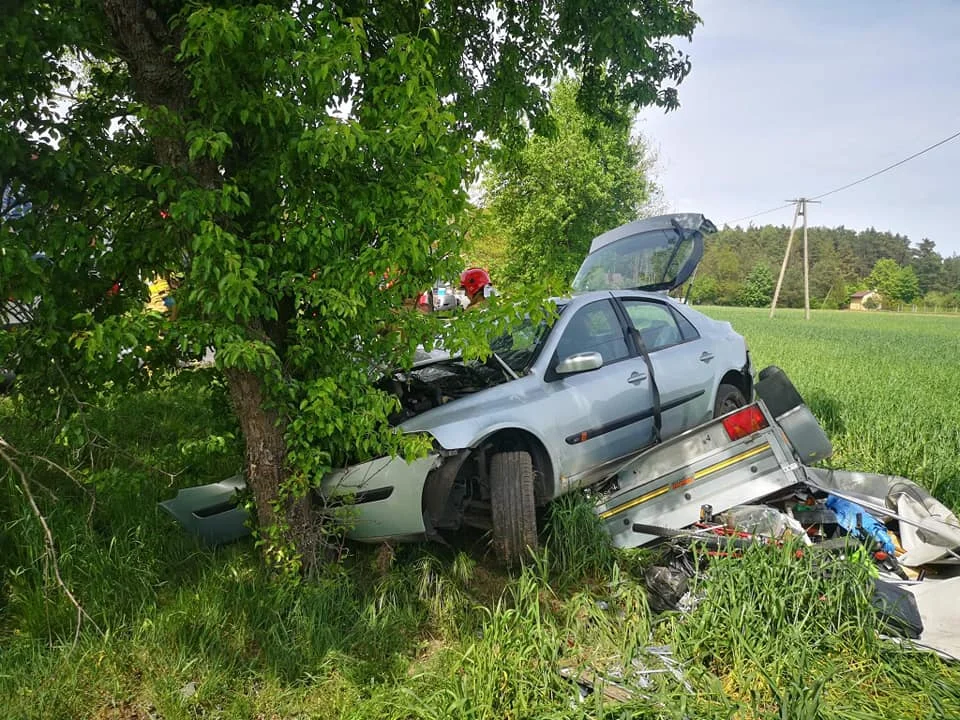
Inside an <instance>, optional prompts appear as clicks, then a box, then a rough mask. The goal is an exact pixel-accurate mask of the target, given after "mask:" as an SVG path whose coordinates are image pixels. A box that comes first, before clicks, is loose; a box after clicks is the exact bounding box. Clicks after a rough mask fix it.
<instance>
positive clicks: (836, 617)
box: [0, 308, 960, 720]
mask: <svg viewBox="0 0 960 720" xmlns="http://www.w3.org/2000/svg"><path fill="white" fill-rule="evenodd" d="M706 311H707V312H708V314H710V315H712V316H714V317H718V318H721V319H726V320H729V321H730V322H732V323H733V324H734V326H735V327H736V328H737V329H738V330H739V331H741V332H742V333H744V334H745V335H746V336H747V338H748V340H749V342H750V347H751V350H752V352H753V354H754V358H755V362H756V364H757V367H762V366H764V365H767V364H771V363H773V364H777V365H780V366H781V367H782V368H784V369H785V370H786V371H787V373H788V374H789V375H790V376H791V377H792V378H793V380H794V381H795V383H796V385H797V386H798V388H799V390H800V391H801V393H802V394H803V395H804V396H805V397H806V399H807V400H808V402H809V404H810V405H811V407H812V408H813V409H814V411H815V412H816V413H817V414H818V416H819V417H820V418H821V420H822V421H823V422H824V424H825V426H826V427H827V429H828V431H829V433H830V434H831V436H832V439H833V441H834V443H835V445H836V450H837V455H836V458H835V463H836V464H837V465H838V466H843V467H849V468H855V469H863V470H873V471H880V472H889V473H896V474H901V475H905V476H907V477H911V478H913V479H915V480H917V481H919V482H921V483H923V484H924V485H926V486H928V487H929V488H931V489H932V490H934V492H935V493H936V494H937V495H938V496H939V497H940V498H941V499H943V500H945V501H946V502H948V503H949V504H951V505H952V506H953V507H954V508H957V507H958V506H960V447H958V445H960V434H958V432H960V431H958V428H960V403H958V400H960V392H958V390H957V388H958V383H960V369H958V368H960V365H958V363H957V358H958V356H960V320H957V319H953V318H935V317H929V316H924V317H911V316H906V315H903V316H895V315H878V314H853V313H840V312H837V313H824V312H821V313H816V314H815V316H814V319H813V320H812V321H810V322H805V321H803V319H802V316H801V315H800V313H798V312H796V311H783V312H781V313H778V316H777V318H776V319H775V320H774V321H768V320H767V319H766V314H765V312H764V311H758V310H746V309H733V308H707V309H706ZM62 420H63V418H61V425H57V424H50V423H41V422H39V421H37V420H36V419H35V418H34V417H32V416H30V415H29V414H27V413H25V412H24V411H22V409H21V408H20V407H19V406H18V405H16V404H15V403H14V402H12V401H10V400H0V434H2V436H3V437H4V439H5V440H7V441H8V442H9V443H10V444H11V445H13V446H14V447H16V448H17V449H18V450H19V453H20V454H19V455H17V459H18V461H19V462H20V464H21V465H22V467H23V469H24V470H25V471H26V473H27V474H28V475H29V476H30V477H31V478H32V479H33V480H34V481H36V483H38V484H34V485H33V492H34V495H35V496H36V499H37V502H38V504H39V506H40V507H41V509H42V510H43V512H44V514H45V515H46V516H47V519H48V521H49V523H50V527H51V530H52V532H53V533H54V535H55V537H56V542H57V547H58V549H59V555H60V569H61V571H62V574H63V577H64V579H65V581H66V582H67V583H68V585H69V586H70V587H71V588H72V589H73V591H74V593H75V594H76V597H77V598H78V600H79V601H80V602H81V603H82V604H83V606H84V608H85V610H86V611H87V612H88V613H89V614H90V616H91V618H92V619H93V621H94V622H95V623H96V627H94V625H93V624H92V623H91V622H89V621H84V623H83V624H82V626H81V628H80V632H79V633H77V632H76V627H77V624H76V621H77V617H76V611H75V610H74V608H73V606H72V605H70V604H69V603H68V602H67V601H66V600H65V598H64V596H63V594H62V593H61V592H60V591H59V590H58V588H57V587H56V586H55V585H54V583H53V581H52V576H51V572H50V571H51V568H50V565H49V563H48V562H46V561H45V560H44V557H43V538H42V534H41V532H40V529H39V527H38V525H37V523H36V521H35V520H34V518H33V517H32V516H31V514H30V512H29V509H27V507H26V506H25V504H24V501H23V500H24V499H23V497H22V493H21V490H20V489H19V484H18V480H17V478H16V477H15V476H14V475H13V474H11V473H9V472H7V471H6V469H5V470H4V472H6V474H5V475H0V479H2V482H0V523H2V525H0V527H2V528H3V534H2V535H0V569H2V572H3V576H2V586H0V587H2V590H0V698H2V699H3V700H2V702H0V718H17V719H18V720H19V719H20V718H43V719H44V720H46V719H47V718H88V717H92V718H97V719H98V720H146V719H148V718H151V719H153V718H163V719H165V720H172V719H174V718H177V719H180V718H183V719H186V718H201V717H202V718H264V719H267V718H293V717H297V718H398V719H399V718H437V719H440V718H475V719H481V718H484V719H485V718H489V719H490V720H495V719H499V718H601V717H605V718H628V717H629V718H675V719H677V720H680V718H744V719H746V718H771V719H773V718H779V719H780V720H784V719H787V718H792V719H795V720H813V719H815V718H824V719H834V718H836V719H837V720H840V719H841V718H843V719H846V718H863V719H866V718H891V719H893V718H898V719H899V718H949V717H960V667H957V666H956V665H949V664H945V663H943V662H941V661H939V660H937V659H936V658H934V657H933V656H930V655H928V654H923V653H914V652H907V651H905V650H903V649H901V648H899V647H897V646H894V645H892V644H890V643H888V642H885V641H882V640H880V639H878V633H877V622H876V619H875V617H874V615H873V611H872V610H871V608H870V606H869V602H868V600H867V593H866V587H867V580H868V577H869V574H870V566H869V564H868V563H865V562H861V561H853V562H843V563H840V564H837V565H835V566H832V567H829V568H824V567H823V566H818V567H816V568H814V567H813V566H812V562H813V561H812V559H810V558H806V559H804V558H800V559H798V558H796V557H795V556H794V555H793V554H792V553H791V552H789V550H776V549H769V548H757V549H756V551H752V552H750V553H748V554H747V555H746V556H745V557H744V558H743V559H741V560H726V561H716V562H715V563H714V564H713V565H712V567H711V571H710V574H709V578H708V580H706V581H705V582H704V583H703V585H702V586H701V587H700V588H699V591H700V592H701V593H702V594H703V600H702V601H701V603H700V604H699V606H698V607H697V608H696V610H694V611H693V612H691V613H689V614H688V615H684V616H680V615H671V614H668V615H664V616H659V617H655V616H653V615H652V614H651V613H650V612H649V610H648V608H647V605H646V599H645V593H644V590H643V587H642V583H641V582H640V577H641V575H642V572H643V569H644V567H645V565H646V564H648V563H649V562H650V558H649V557H648V556H647V554H645V553H642V552H631V553H614V552H613V551H612V550H611V549H610V548H609V547H608V546H606V545H605V544H604V542H603V541H604V538H603V536H602V534H600V533H599V532H598V528H597V526H596V524H595V523H594V522H593V516H592V512H591V510H590V508H589V507H588V506H587V505H586V504H584V503H582V502H576V501H574V500H575V499H572V498H570V499H567V501H566V502H563V503H562V504H560V505H559V506H557V507H556V508H554V511H553V512H552V516H551V518H550V519H549V523H548V526H547V527H546V528H545V530H544V543H545V546H546V550H545V551H543V552H541V554H540V555H539V556H538V558H537V559H536V560H535V561H534V562H531V564H530V565H529V566H528V567H527V568H526V569H525V570H524V571H522V572H518V573H515V574H513V575H508V574H506V573H504V572H503V571H501V570H498V569H497V568H495V567H493V566H492V565H490V564H489V563H488V562H487V561H486V560H484V559H483V558H476V557H471V556H468V555H466V554H463V553H455V552H453V551H447V550H444V549H442V548H438V547H420V546H405V547H401V548H398V549H397V550H396V552H395V554H394V553H387V552H384V551H382V550H377V549H369V548H355V549H353V550H352V551H351V553H350V555H349V556H348V557H347V558H346V559H345V561H344V563H343V564H342V565H338V566H335V567H331V568H330V569H329V570H328V571H326V572H325V573H324V574H322V575H321V576H320V577H316V578H313V579H311V580H310V581H309V582H307V583H304V584H302V585H300V586H291V585H289V584H286V583H283V582H280V581H278V580H276V579H275V578H273V577H271V576H270V575H269V574H268V573H267V572H265V571H264V570H263V569H262V566H261V564H260V562H259V560H258V557H257V555H256V551H255V549H254V548H253V545H252V544H251V543H239V544H237V545H234V546H232V547H229V548H225V549H221V550H216V551H214V550H209V549H206V548H204V547H202V546H200V545H198V544H197V543H195V542H194V541H193V540H192V539H190V538H188V537H186V536H185V535H184V534H183V533H182V532H180V530H179V529H178V528H177V527H176V526H174V525H173V524H172V523H171V521H169V519H168V518H167V517H165V516H164V515H163V514H161V513H160V512H158V511H157V509H156V507H155V502H156V500H157V499H160V498H163V497H169V496H170V495H171V494H172V493H173V492H174V491H175V489H176V488H177V487H180V486H187V485H192V484H196V483H199V482H208V481H210V480H212V479H216V478H219V477H222V476H224V475H226V474H229V473H231V472H234V471H235V470H236V469H237V468H238V467H239V466H240V462H241V448H240V445H239V443H238V441H237V439H236V428H235V427H234V424H233V421H232V420H231V418H230V416H229V413H228V412H227V411H226V405H225V393H224V390H223V387H222V386H221V385H220V384H219V383H218V382H217V381H216V380H215V378H214V376H212V375H211V374H209V373H207V372H206V371H204V372H200V373H190V374H184V375H181V376H177V377H173V378H170V379H169V380H168V381H166V382H165V383H164V386H163V387H161V388H159V389H155V390H150V391H141V392H137V393H131V394H128V395H124V396H111V395H105V396H104V397H103V398H102V401H101V403H100V405H99V406H98V407H96V408H89V409H87V410H86V412H85V414H84V416H83V418H82V420H80V419H75V420H74V421H72V422H71V423H70V424H69V425H67V426H66V427H62ZM40 456H42V457H43V458H47V459H49V460H52V461H54V462H55V463H56V464H57V466H59V467H62V468H64V469H66V470H69V471H70V474H71V475H72V476H73V478H74V479H76V480H77V481H79V482H80V484H81V485H82V486H83V487H82V488H81V487H80V486H78V485H77V484H75V483H74V482H73V480H71V479H70V478H67V477H66V476H65V475H64V474H63V473H62V472H60V470H59V469H58V468H57V467H54V466H51V465H50V464H49V463H48V462H47V461H46V460H42V459H39V457H40ZM92 490H95V491H96V503H95V505H93V507H92V510H91V504H90V500H91V496H90V492H91V491H92ZM825 569H826V570H828V571H829V579H828V578H826V577H825V576H824V572H823V571H824V570H825ZM657 645H669V646H670V647H671V648H672V650H673V658H674V659H675V660H677V661H678V662H680V663H682V665H683V668H684V676H685V678H686V681H687V683H689V688H686V687H684V686H683V685H682V684H681V683H680V682H678V681H677V680H676V679H675V678H674V677H673V675H671V674H670V673H654V674H652V675H650V676H648V680H649V684H648V685H647V686H645V687H640V685H639V684H634V685H633V686H632V687H633V689H634V690H635V693H634V695H633V698H632V699H631V700H629V701H628V702H627V703H625V704H621V705H614V704H606V705H604V704H602V703H600V701H599V696H598V695H593V696H591V697H589V698H587V699H586V700H585V701H584V702H578V701H577V699H576V698H577V696H578V693H577V691H576V687H575V686H574V685H573V684H572V683H571V682H570V681H569V680H567V679H565V678H563V677H562V676H561V675H560V673H559V672H558V668H559V667H560V666H562V665H570V666H574V667H583V668H587V667H589V668H596V669H601V670H603V669H608V670H609V669H610V668H612V667H614V666H617V665H621V666H622V665H624V664H628V663H629V662H630V661H631V660H634V659H635V660H637V661H638V662H639V663H641V664H642V665H643V666H644V667H646V668H648V669H655V670H656V669H663V668H662V666H661V665H660V664H658V661H657V660H656V657H655V656H654V655H652V654H651V653H650V652H648V650H647V648H650V647H651V646H657Z"/></svg>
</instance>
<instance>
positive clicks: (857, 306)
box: [850, 290, 883, 310]
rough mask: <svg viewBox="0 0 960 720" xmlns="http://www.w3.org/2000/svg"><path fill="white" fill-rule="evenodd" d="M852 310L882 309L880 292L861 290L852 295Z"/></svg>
mask: <svg viewBox="0 0 960 720" xmlns="http://www.w3.org/2000/svg"><path fill="white" fill-rule="evenodd" d="M850 309H851V310H882V309H883V308H882V306H881V305H880V293H878V292H877V291H876V290H861V291H860V292H855V293H854V294H853V295H851V296H850Z"/></svg>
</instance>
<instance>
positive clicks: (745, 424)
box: [722, 405, 767, 440]
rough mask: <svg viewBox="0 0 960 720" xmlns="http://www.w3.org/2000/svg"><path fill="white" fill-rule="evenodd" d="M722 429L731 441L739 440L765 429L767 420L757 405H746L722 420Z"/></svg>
mask: <svg viewBox="0 0 960 720" xmlns="http://www.w3.org/2000/svg"><path fill="white" fill-rule="evenodd" d="M722 422H723V429H724V430H726V431H727V435H728V436H729V437H730V439H731V440H739V439H740V438H743V437H746V436H747V435H751V434H753V433H755V432H756V431H757V430H763V429H764V428H765V427H767V418H765V417H764V416H763V412H762V411H761V410H760V408H759V407H758V406H757V405H748V406H747V407H745V408H743V409H742V410H738V411H737V412H735V413H733V414H732V415H728V416H727V417H725V418H724V419H723V421H722Z"/></svg>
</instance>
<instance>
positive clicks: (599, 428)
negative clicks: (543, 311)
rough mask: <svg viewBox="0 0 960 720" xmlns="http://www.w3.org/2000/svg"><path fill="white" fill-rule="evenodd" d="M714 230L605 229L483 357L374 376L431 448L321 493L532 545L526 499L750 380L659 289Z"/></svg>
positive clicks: (734, 340) (392, 534) (370, 532)
mask: <svg viewBox="0 0 960 720" xmlns="http://www.w3.org/2000/svg"><path fill="white" fill-rule="evenodd" d="M715 230H716V228H715V227H714V225H713V224H712V223H711V222H710V221H709V220H707V219H706V218H704V217H703V216H702V215H696V214H680V215H665V216H661V217H655V218H649V219H645V220H638V221H636V222H633V223H630V224H628V225H625V226H623V227H621V228H617V229H616V230H612V231H610V232H608V233H605V234H604V235H601V236H599V237H598V238H596V239H595V240H594V241H593V244H592V246H591V253H590V254H589V255H588V257H587V258H586V260H585V261H584V263H583V267H582V269H581V271H580V272H579V273H578V275H577V278H576V280H575V281H574V290H575V291H576V294H575V295H574V296H573V297H572V298H565V299H558V300H554V301H553V302H555V303H556V306H557V310H558V319H557V320H556V322H555V323H554V324H553V326H552V327H547V326H546V325H542V326H535V325H533V324H530V325H528V326H526V327H524V328H522V329H521V330H520V331H519V332H516V333H514V334H512V335H509V336H504V337H501V338H499V339H497V340H496V341H494V343H493V345H492V349H493V350H494V354H493V355H492V356H491V357H490V358H489V359H488V361H487V362H486V363H465V362H461V361H460V360H458V359H455V358H449V357H443V358H440V359H438V360H435V361H431V360H425V361H423V362H421V363H419V364H418V365H417V366H415V367H414V369H412V370H410V371H405V372H398V373H396V374H393V375H392V376H390V377H387V378H385V379H384V380H383V385H382V387H384V388H385V389H387V390H389V391H390V392H392V393H394V394H395V395H396V396H397V397H398V398H399V400H400V404H401V406H402V412H401V414H400V415H399V416H398V417H396V418H395V419H394V420H395V421H396V422H397V424H398V425H399V427H401V428H402V429H403V430H404V431H406V432H410V433H426V434H429V435H430V436H431V437H432V438H433V440H434V447H435V450H434V452H433V453H431V454H430V455H428V456H427V457H424V458H422V459H420V460H416V461H414V462H412V463H407V462H405V461H404V460H403V459H401V458H388V457H384V458H377V459H375V460H371V461H370V462H365V463H362V464H358V465H354V466H351V467H348V468H345V469H342V470H339V471H336V472H333V473H330V474H329V475H328V476H327V477H326V478H324V480H323V483H322V492H323V494H324V495H325V496H326V497H327V498H328V499H330V498H333V499H336V498H338V497H343V496H350V497H351V498H352V501H353V513H352V514H353V524H352V529H351V531H350V537H352V538H353V539H356V540H362V541H370V542H375V541H382V540H408V539H420V538H424V537H426V538H432V539H439V538H440V537H442V536H443V534H444V533H448V532H456V531H458V530H460V529H461V528H462V527H464V526H471V527H478V528H484V529H490V530H492V536H493V540H494V545H495V546H496V548H497V550H498V552H499V554H500V555H501V556H503V557H505V558H508V559H510V558H516V557H519V556H521V555H522V554H523V553H524V552H525V549H526V547H528V546H536V544H537V532H536V509H537V508H538V507H540V506H543V505H544V504H546V503H548V502H549V501H551V500H552V499H554V498H556V497H558V496H559V495H562V494H564V493H566V492H569V491H571V490H573V489H575V488H580V487H584V486H587V485H590V484H592V483H594V482H596V481H598V480H601V479H603V478H604V477H606V476H607V475H609V474H610V472H611V470H612V469H613V468H615V467H617V466H618V465H620V464H622V463H623V462H624V461H625V460H626V459H628V458H630V457H632V456H633V455H636V454H637V453H639V452H640V451H642V450H644V449H646V448H648V447H650V446H652V445H654V444H655V443H657V442H658V441H660V440H661V439H663V438H668V437H670V436H673V435H676V434H678V433H680V432H682V431H684V430H686V429H687V428H690V427H693V426H696V425H698V424H700V423H702V422H704V421H705V420H708V419H709V418H711V417H713V416H715V415H718V414H723V413H725V412H726V411H728V410H730V409H732V408H736V407H738V406H740V405H743V404H744V403H745V402H746V401H747V400H748V399H750V398H751V396H752V392H753V388H752V368H751V365H750V357H749V353H748V351H747V345H746V342H745V341H744V339H743V337H741V336H740V335H738V334H737V333H736V332H734V330H733V329H732V327H731V326H730V324H729V323H726V322H718V321H715V320H712V319H710V318H708V317H706V316H705V315H702V314H701V313H699V312H697V311H695V310H693V309H692V308H690V307H688V306H686V305H683V304H681V303H679V302H677V301H675V300H673V299H672V298H670V297H668V296H667V295H666V294H665V291H667V290H670V289H673V288H676V287H679V286H680V285H681V284H682V283H683V282H685V281H686V280H687V279H688V278H689V277H690V276H691V274H692V273H693V270H694V269H695V268H696V266H697V264H698V262H699V261H700V258H701V257H702V255H703V239H704V236H705V235H706V234H709V233H711V232H714V231H715ZM171 505H173V506H174V507H171ZM166 506H167V507H168V509H170V510H171V512H174V511H175V509H176V502H175V501H170V502H169V503H167V504H166ZM175 514H176V512H175ZM216 515H217V513H211V514H209V515H208V516H207V517H208V518H210V519H211V520H215V516H216Z"/></svg>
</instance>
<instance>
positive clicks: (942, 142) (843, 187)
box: [809, 130, 960, 200]
mask: <svg viewBox="0 0 960 720" xmlns="http://www.w3.org/2000/svg"><path fill="white" fill-rule="evenodd" d="M958 137H960V130H958V131H957V132H955V133H954V134H953V135H951V136H950V137H946V138H944V139H943V140H940V141H939V142H935V143H934V144H933V145H930V146H928V147H925V148H924V149H923V150H921V151H920V152H915V153H914V154H913V155H911V156H910V157H905V158H904V159H903V160H900V161H898V162H895V163H894V164H893V165H887V167H885V168H883V169H882V170H877V171H876V172H875V173H870V174H869V175H867V176H865V177H862V178H860V179H859V180H854V181H853V182H852V183H847V184H846V185H841V186H840V187H838V188H834V189H833V190H830V191H829V192H825V193H822V194H821V195H814V196H813V197H812V198H809V199H810V200H819V199H820V198H825V197H827V196H828V195H833V194H835V193H838V192H840V191H841V190H846V189H847V188H852V187H853V186H854V185H859V184H860V183H862V182H866V181H867V180H870V179H872V178H875V177H876V176H877V175H883V173H885V172H887V171H889V170H893V169H894V168H896V167H900V166H901V165H903V164H904V163H908V162H910V161H911V160H913V159H914V158H918V157H920V156H921V155H923V154H924V153H928V152H930V151H931V150H933V149H934V148H938V147H940V146H941V145H945V144H946V143H948V142H950V141H951V140H953V139H954V138H958Z"/></svg>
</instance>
